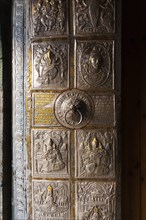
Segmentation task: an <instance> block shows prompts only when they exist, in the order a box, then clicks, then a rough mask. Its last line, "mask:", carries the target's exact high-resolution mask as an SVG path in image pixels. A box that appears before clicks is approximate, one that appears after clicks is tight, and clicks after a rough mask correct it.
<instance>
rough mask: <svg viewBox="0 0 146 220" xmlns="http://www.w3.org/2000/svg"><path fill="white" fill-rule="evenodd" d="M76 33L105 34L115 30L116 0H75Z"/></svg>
mask: <svg viewBox="0 0 146 220" xmlns="http://www.w3.org/2000/svg"><path fill="white" fill-rule="evenodd" d="M74 19H75V21H74V29H75V34H80V35H84V34H89V35H90V34H95V33H97V34H104V33H114V31H115V1H114V0H111V1H108V0H105V1H98V0H87V1H84V0H81V1H78V0H75V1H74Z"/></svg>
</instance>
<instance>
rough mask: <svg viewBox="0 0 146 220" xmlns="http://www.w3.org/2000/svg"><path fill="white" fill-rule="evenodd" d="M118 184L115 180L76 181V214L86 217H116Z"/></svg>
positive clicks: (82, 218)
mask: <svg viewBox="0 0 146 220" xmlns="http://www.w3.org/2000/svg"><path fill="white" fill-rule="evenodd" d="M115 187H116V184H115V183H114V182H111V183H106V182H89V181H87V182H85V181H80V182H77V183H76V201H77V204H76V215H77V219H78V220H80V219H81V220H84V219H105V220H115V219H116V214H115V211H116V190H115Z"/></svg>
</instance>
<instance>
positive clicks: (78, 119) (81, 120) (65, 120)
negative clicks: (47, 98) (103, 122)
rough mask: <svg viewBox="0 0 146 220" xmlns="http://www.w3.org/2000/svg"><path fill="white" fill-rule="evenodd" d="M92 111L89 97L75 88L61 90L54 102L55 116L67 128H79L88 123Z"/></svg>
mask: <svg viewBox="0 0 146 220" xmlns="http://www.w3.org/2000/svg"><path fill="white" fill-rule="evenodd" d="M93 111H94V105H93V101H92V99H91V97H90V96H89V95H88V94H87V93H85V92H83V91H80V90H76V89H72V90H68V91H65V92H63V93H62V94H61V95H59V97H58V98H57V99H56V102H55V116H56V118H57V120H58V121H59V123H60V124H62V125H63V126H65V127H68V128H81V127H83V126H85V125H86V124H88V123H89V122H90V120H91V117H92V115H93Z"/></svg>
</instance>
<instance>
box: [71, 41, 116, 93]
mask: <svg viewBox="0 0 146 220" xmlns="http://www.w3.org/2000/svg"><path fill="white" fill-rule="evenodd" d="M75 48H76V52H75V53H76V61H75V62H76V86H77V88H80V89H92V90H94V89H113V85H114V61H113V56H114V43H113V41H77V42H76V47H75Z"/></svg>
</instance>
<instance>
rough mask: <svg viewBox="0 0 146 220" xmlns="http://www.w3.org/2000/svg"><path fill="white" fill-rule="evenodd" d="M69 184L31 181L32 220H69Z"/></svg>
mask: <svg viewBox="0 0 146 220" xmlns="http://www.w3.org/2000/svg"><path fill="white" fill-rule="evenodd" d="M69 193H70V192H69V184H68V182H65V181H33V219H43V220H48V219H49V220H58V219H59V220H64V219H70V200H69V198H70V196H69Z"/></svg>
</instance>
